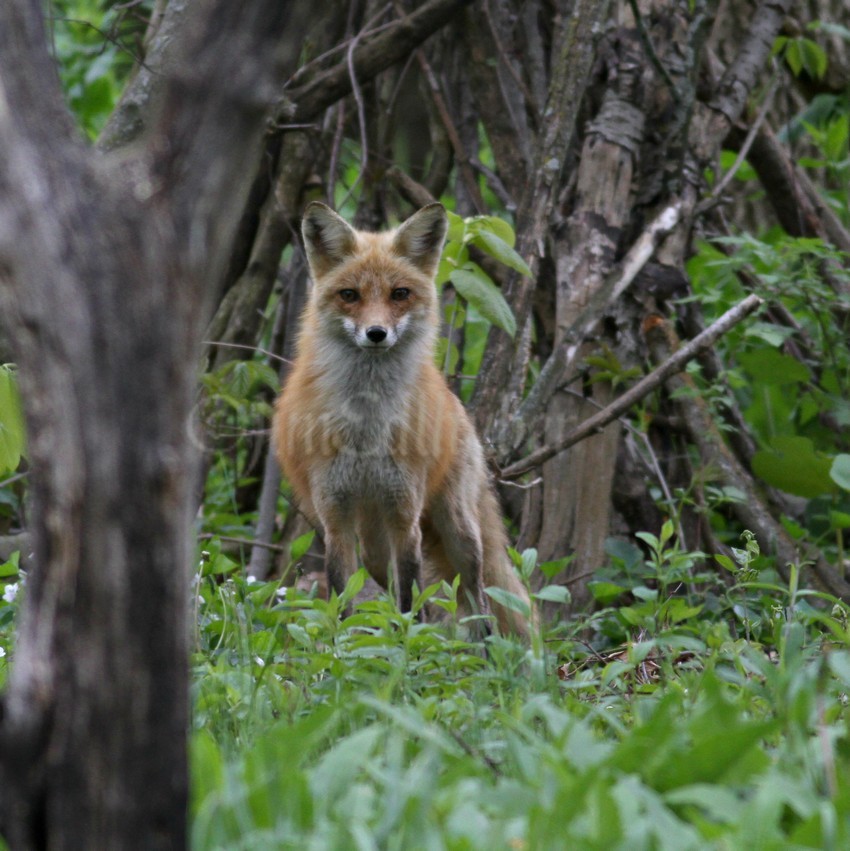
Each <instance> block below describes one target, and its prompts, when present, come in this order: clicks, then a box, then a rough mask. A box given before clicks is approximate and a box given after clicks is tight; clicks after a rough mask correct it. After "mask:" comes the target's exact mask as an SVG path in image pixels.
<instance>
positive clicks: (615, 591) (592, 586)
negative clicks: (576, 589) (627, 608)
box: [587, 582, 626, 606]
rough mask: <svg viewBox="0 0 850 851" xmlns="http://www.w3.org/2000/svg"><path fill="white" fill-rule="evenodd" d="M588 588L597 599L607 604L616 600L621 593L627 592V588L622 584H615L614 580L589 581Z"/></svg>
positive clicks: (604, 604)
mask: <svg viewBox="0 0 850 851" xmlns="http://www.w3.org/2000/svg"><path fill="white" fill-rule="evenodd" d="M587 588H588V590H589V591H590V593H591V594H593V597H594V599H595V600H598V601H599V602H600V603H602V605H603V606H607V605H609V604H611V603H613V602H614V600H616V599H617V597H619V596H620V594H623V593H625V591H626V589H625V588H623V586H622V585H615V584H614V583H613V582H588V583H587Z"/></svg>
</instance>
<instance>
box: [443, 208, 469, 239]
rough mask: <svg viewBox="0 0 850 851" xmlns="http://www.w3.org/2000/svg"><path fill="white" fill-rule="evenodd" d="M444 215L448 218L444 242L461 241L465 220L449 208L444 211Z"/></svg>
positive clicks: (464, 229)
mask: <svg viewBox="0 0 850 851" xmlns="http://www.w3.org/2000/svg"><path fill="white" fill-rule="evenodd" d="M446 216H447V217H448V220H449V229H448V232H447V233H446V244H448V243H452V242H463V235H464V233H465V232H466V222H465V221H464V220H463V218H462V217H461V216H459V215H458V214H457V213H453V212H452V211H451V210H447V211H446Z"/></svg>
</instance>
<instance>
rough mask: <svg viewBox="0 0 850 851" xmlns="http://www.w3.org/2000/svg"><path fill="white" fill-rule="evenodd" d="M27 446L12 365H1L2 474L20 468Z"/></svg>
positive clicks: (0, 461) (0, 438) (0, 445)
mask: <svg viewBox="0 0 850 851" xmlns="http://www.w3.org/2000/svg"><path fill="white" fill-rule="evenodd" d="M25 446H26V441H25V433H24V416H23V411H22V410H21V399H20V396H19V394H18V386H17V382H16V381H15V373H14V371H13V369H12V367H10V366H8V365H5V366H0V476H2V475H6V474H7V473H12V472H14V471H15V470H16V469H17V468H18V464H20V462H21V456H22V455H23V453H24V449H25Z"/></svg>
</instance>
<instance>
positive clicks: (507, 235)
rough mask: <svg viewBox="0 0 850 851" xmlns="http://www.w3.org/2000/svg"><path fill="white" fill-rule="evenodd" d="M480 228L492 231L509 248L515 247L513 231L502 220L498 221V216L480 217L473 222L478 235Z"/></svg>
mask: <svg viewBox="0 0 850 851" xmlns="http://www.w3.org/2000/svg"><path fill="white" fill-rule="evenodd" d="M482 227H483V228H487V229H488V230H490V231H492V232H493V233H494V234H495V235H496V236H498V237H499V239H501V240H502V242H506V243H507V244H508V245H509V246H510V247H511V248H513V247H514V246H515V245H516V234H515V233H514V229H513V228H512V227H511V226H510V225H509V224H508V223H507V222H506V221H505V220H504V219H500V218H499V217H498V216H481V217H480V218H479V219H476V220H475V231H476V232H477V233H480V231H481V228H482Z"/></svg>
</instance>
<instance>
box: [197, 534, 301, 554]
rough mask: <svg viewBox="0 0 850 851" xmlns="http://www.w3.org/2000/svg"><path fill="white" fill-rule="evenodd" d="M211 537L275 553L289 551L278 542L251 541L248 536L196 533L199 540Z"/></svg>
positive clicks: (206, 539)
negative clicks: (235, 536)
mask: <svg viewBox="0 0 850 851" xmlns="http://www.w3.org/2000/svg"><path fill="white" fill-rule="evenodd" d="M211 538H218V540H219V541H227V542H228V543H230V544H245V545H246V546H248V547H263V548H264V549H266V550H273V551H274V552H276V553H286V552H289V548H288V547H282V546H281V545H280V544H269V543H266V542H265V541H252V540H250V539H248V538H234V537H233V536H232V535H216V534H214V533H213V532H204V533H203V534H201V535H198V540H199V541H208V540H210V539H211Z"/></svg>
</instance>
